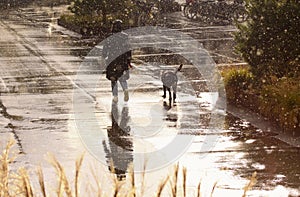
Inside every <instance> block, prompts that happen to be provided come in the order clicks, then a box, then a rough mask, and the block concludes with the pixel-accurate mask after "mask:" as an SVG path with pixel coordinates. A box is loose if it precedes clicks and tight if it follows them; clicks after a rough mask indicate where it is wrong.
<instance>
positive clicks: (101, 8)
mask: <svg viewBox="0 0 300 197" xmlns="http://www.w3.org/2000/svg"><path fill="white" fill-rule="evenodd" d="M132 6H133V4H132V2H131V1H130V0H113V1H109V0H74V1H73V2H72V4H71V6H70V7H69V10H70V11H71V12H72V13H74V14H75V15H76V16H91V17H93V16H101V17H102V21H103V23H104V24H106V23H107V21H108V19H114V18H121V19H123V18H125V19H127V18H128V17H127V16H128V13H129V12H130V9H132Z"/></svg>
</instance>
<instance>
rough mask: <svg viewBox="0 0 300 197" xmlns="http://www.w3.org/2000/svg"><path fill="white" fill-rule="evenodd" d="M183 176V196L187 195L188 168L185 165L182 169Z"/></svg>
mask: <svg viewBox="0 0 300 197" xmlns="http://www.w3.org/2000/svg"><path fill="white" fill-rule="evenodd" d="M182 176H183V196H184V197H186V180H187V179H186V178H187V170H186V168H185V167H183V169H182Z"/></svg>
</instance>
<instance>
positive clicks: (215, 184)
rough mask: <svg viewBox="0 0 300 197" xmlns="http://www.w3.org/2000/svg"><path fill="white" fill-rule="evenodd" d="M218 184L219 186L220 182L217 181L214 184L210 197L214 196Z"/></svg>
mask: <svg viewBox="0 0 300 197" xmlns="http://www.w3.org/2000/svg"><path fill="white" fill-rule="evenodd" d="M217 184H218V181H216V182H215V183H214V186H213V188H212V189H211V193H210V197H212V196H213V194H214V191H215V189H216V187H217Z"/></svg>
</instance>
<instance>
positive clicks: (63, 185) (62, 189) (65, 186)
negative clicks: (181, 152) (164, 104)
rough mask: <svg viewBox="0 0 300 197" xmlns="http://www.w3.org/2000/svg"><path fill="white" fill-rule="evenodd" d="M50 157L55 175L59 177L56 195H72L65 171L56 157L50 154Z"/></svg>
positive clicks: (70, 196)
mask: <svg viewBox="0 0 300 197" xmlns="http://www.w3.org/2000/svg"><path fill="white" fill-rule="evenodd" d="M50 157H51V160H50V162H51V164H52V165H53V166H54V168H55V169H56V172H57V175H58V177H59V184H58V190H57V196H59V197H60V196H63V193H65V194H66V196H67V197H72V196H73V195H72V190H71V187H70V184H69V181H68V179H67V177H66V173H65V170H64V168H63V167H62V166H61V164H60V163H59V162H58V161H57V159H56V158H55V157H54V156H53V155H50Z"/></svg>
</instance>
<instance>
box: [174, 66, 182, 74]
mask: <svg viewBox="0 0 300 197" xmlns="http://www.w3.org/2000/svg"><path fill="white" fill-rule="evenodd" d="M182 66H183V64H180V65H179V67H178V69H177V70H176V71H175V74H177V72H179V71H181V69H182Z"/></svg>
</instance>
